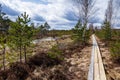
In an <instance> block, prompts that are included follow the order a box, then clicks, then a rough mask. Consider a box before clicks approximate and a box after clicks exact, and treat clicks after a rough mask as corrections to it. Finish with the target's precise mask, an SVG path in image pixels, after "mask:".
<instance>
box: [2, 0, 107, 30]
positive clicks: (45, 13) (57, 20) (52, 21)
mask: <svg viewBox="0 0 120 80" xmlns="http://www.w3.org/2000/svg"><path fill="white" fill-rule="evenodd" d="M0 3H1V4H2V8H3V12H5V13H6V14H7V15H8V17H9V18H10V19H11V20H13V21H15V20H16V18H17V16H18V15H20V14H21V13H23V12H26V13H27V14H29V17H30V18H31V22H34V23H35V24H40V25H41V24H43V23H45V22H48V24H49V25H50V26H51V29H60V30H61V29H66V30H68V29H71V28H73V27H74V26H75V24H76V23H77V20H78V17H77V16H76V9H75V8H74V4H73V3H72V2H71V0H0ZM107 3H108V0H96V5H95V7H96V9H97V10H98V11H97V12H96V13H95V14H94V16H92V17H91V20H90V22H89V23H93V24H94V25H95V26H100V25H101V24H102V22H103V20H104V15H105V10H106V8H107Z"/></svg>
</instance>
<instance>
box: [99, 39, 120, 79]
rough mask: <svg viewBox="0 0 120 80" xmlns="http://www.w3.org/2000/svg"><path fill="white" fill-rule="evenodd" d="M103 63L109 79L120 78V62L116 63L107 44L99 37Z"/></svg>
mask: <svg viewBox="0 0 120 80" xmlns="http://www.w3.org/2000/svg"><path fill="white" fill-rule="evenodd" d="M97 41H98V44H99V47H100V51H101V53H102V54H101V55H102V59H103V64H104V67H105V71H106V76H107V80H120V64H118V63H115V62H114V61H113V59H112V57H111V55H110V50H109V48H108V47H106V46H105V43H104V42H102V41H101V40H100V39H99V38H97Z"/></svg>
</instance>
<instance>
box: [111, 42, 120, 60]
mask: <svg viewBox="0 0 120 80" xmlns="http://www.w3.org/2000/svg"><path fill="white" fill-rule="evenodd" d="M110 50H111V56H112V58H113V60H115V61H117V62H120V42H115V43H112V44H111V48H110Z"/></svg>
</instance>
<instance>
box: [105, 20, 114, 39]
mask: <svg viewBox="0 0 120 80" xmlns="http://www.w3.org/2000/svg"><path fill="white" fill-rule="evenodd" d="M103 31H104V39H105V40H111V36H112V33H111V32H112V31H111V27H110V23H109V22H107V21H105V22H104V24H103Z"/></svg>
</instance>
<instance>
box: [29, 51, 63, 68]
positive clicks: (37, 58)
mask: <svg viewBox="0 0 120 80" xmlns="http://www.w3.org/2000/svg"><path fill="white" fill-rule="evenodd" d="M29 62H30V63H31V64H32V65H36V66H44V67H49V66H54V65H57V64H60V62H61V60H59V59H57V58H50V57H49V56H48V55H47V53H44V52H41V53H37V54H36V55H34V56H32V57H31V58H30V59H29Z"/></svg>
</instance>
